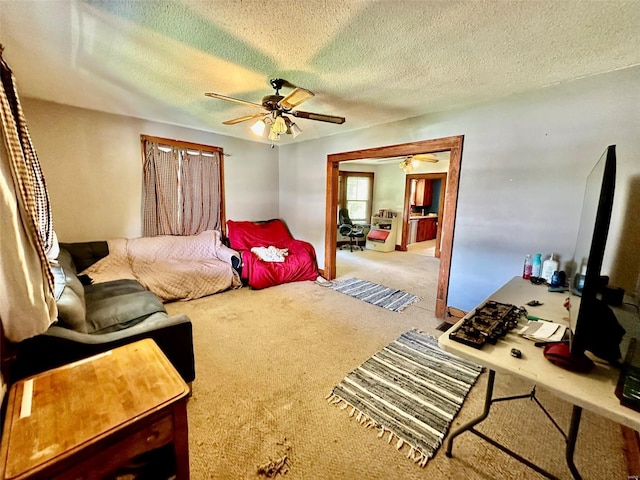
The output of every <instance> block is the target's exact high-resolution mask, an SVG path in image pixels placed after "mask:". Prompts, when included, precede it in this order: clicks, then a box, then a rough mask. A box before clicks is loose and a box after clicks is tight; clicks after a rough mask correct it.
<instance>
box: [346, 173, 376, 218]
mask: <svg viewBox="0 0 640 480" xmlns="http://www.w3.org/2000/svg"><path fill="white" fill-rule="evenodd" d="M338 182H339V198H338V204H339V207H338V208H346V209H347V211H348V212H349V218H351V221H352V222H354V223H356V222H360V223H369V222H370V221H371V208H372V205H371V204H372V201H373V173H369V172H340V174H339V177H338Z"/></svg>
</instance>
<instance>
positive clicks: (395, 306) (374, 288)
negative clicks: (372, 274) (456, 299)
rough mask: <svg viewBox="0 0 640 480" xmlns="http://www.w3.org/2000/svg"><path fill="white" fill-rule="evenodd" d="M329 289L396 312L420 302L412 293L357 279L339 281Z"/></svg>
mask: <svg viewBox="0 0 640 480" xmlns="http://www.w3.org/2000/svg"><path fill="white" fill-rule="evenodd" d="M329 288H331V289H333V290H335V291H336V292H340V293H344V294H345V295H349V296H351V297H355V298H358V299H360V300H363V301H365V302H367V303H371V304H372V305H377V306H378V307H383V308H386V309H388V310H393V311H394V312H400V311H402V310H403V309H404V308H405V307H407V306H409V305H411V304H412V303H414V302H417V301H418V297H417V296H415V295H412V294H410V293H407V292H403V291H402V290H398V289H395V288H389V287H385V286H384V285H379V284H377V283H373V282H367V281H366V280H359V279H357V278H347V279H344V280H337V281H335V282H333V284H332V285H331V286H330V287H329Z"/></svg>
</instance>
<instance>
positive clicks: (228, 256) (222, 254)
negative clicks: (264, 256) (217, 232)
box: [217, 243, 240, 265]
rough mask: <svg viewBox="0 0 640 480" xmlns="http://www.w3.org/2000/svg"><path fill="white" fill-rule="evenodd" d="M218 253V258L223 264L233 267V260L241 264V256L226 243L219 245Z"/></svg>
mask: <svg viewBox="0 0 640 480" xmlns="http://www.w3.org/2000/svg"><path fill="white" fill-rule="evenodd" d="M217 253H218V258H219V259H220V260H222V261H223V262H226V263H229V264H231V265H233V264H234V261H233V258H236V259H237V260H236V261H237V262H240V254H239V253H238V252H237V251H235V250H234V249H232V248H229V247H227V246H226V245H225V244H224V243H221V244H220V245H218V249H217Z"/></svg>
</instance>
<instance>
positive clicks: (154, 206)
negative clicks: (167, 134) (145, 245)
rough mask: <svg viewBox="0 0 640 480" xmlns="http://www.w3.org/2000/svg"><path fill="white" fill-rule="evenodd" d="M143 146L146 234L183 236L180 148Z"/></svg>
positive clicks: (149, 235)
mask: <svg viewBox="0 0 640 480" xmlns="http://www.w3.org/2000/svg"><path fill="white" fill-rule="evenodd" d="M144 143H145V145H144V151H145V158H144V167H143V169H144V214H143V217H144V221H143V229H142V232H143V235H144V236H145V237H154V236H156V235H180V234H181V228H180V217H179V210H178V208H177V206H178V205H179V203H180V198H179V194H180V192H179V188H178V187H179V183H178V163H179V160H178V149H177V148H175V147H170V146H164V145H162V146H160V145H158V144H157V143H155V142H150V141H148V140H145V141H144Z"/></svg>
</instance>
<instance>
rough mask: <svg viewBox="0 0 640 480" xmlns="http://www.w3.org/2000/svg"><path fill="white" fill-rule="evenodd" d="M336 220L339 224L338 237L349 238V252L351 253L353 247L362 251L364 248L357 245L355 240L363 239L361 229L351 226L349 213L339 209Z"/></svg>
mask: <svg viewBox="0 0 640 480" xmlns="http://www.w3.org/2000/svg"><path fill="white" fill-rule="evenodd" d="M338 220H339V222H340V225H338V232H340V235H343V236H345V237H349V250H350V251H351V252H353V249H354V247H355V248H359V249H360V250H364V248H363V247H362V246H361V245H359V244H358V240H356V239H360V238H364V230H363V229H362V227H359V226H357V225H354V224H353V222H352V221H351V219H350V218H349V211H348V210H347V209H346V208H341V209H340V210H339V212H338ZM343 247H344V245H343Z"/></svg>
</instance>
